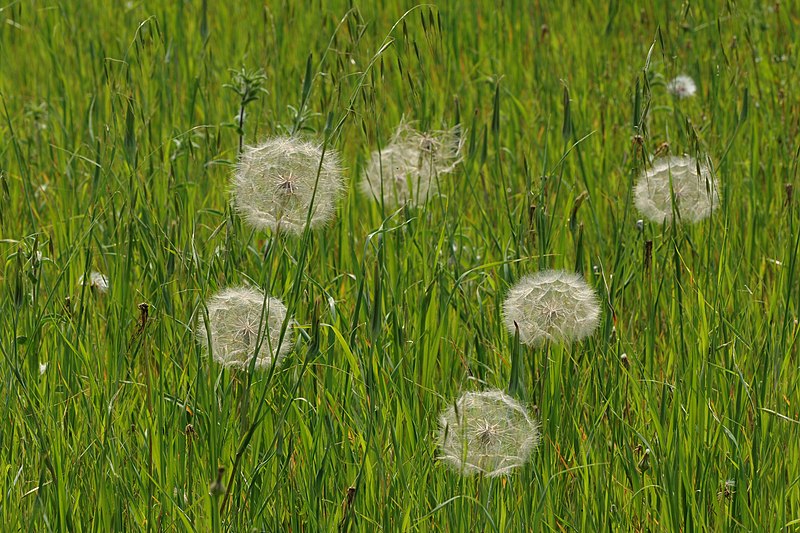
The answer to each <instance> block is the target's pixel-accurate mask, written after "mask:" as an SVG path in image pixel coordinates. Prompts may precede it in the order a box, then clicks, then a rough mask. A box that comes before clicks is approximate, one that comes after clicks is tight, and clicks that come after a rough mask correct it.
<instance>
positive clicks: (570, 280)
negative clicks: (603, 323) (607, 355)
mask: <svg viewBox="0 0 800 533" xmlns="http://www.w3.org/2000/svg"><path fill="white" fill-rule="evenodd" d="M503 322H504V323H505V325H506V328H507V329H508V331H509V332H510V333H511V334H512V335H514V334H515V331H516V328H517V327H519V340H520V342H522V343H523V344H527V345H529V346H539V345H541V344H543V343H544V342H545V341H555V342H572V341H578V340H581V339H584V338H586V337H588V336H589V335H591V334H592V332H593V331H594V330H595V328H597V325H598V324H599V323H600V303H599V300H598V298H597V294H595V292H594V290H593V289H592V288H591V287H590V286H589V285H588V284H587V283H586V282H585V281H584V280H583V278H582V277H581V276H580V275H579V274H574V273H569V272H564V271H562V270H545V271H542V272H537V273H535V274H529V275H527V276H525V277H523V278H522V279H521V280H520V281H519V282H518V283H517V284H516V285H514V286H513V287H512V288H511V290H510V291H509V292H508V295H507V296H506V299H505V302H504V303H503Z"/></svg>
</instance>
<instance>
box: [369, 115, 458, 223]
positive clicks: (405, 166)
mask: <svg viewBox="0 0 800 533" xmlns="http://www.w3.org/2000/svg"><path fill="white" fill-rule="evenodd" d="M461 148H462V136H461V130H460V128H459V127H458V126H456V127H454V128H451V129H449V130H442V131H433V132H428V133H420V132H419V131H417V130H415V129H413V128H412V127H410V126H409V125H408V124H401V125H400V126H398V128H397V130H396V131H395V134H394V137H393V138H392V140H391V141H390V142H389V144H387V145H386V146H384V147H383V148H382V149H381V150H376V151H374V152H372V156H371V157H370V160H369V163H368V164H367V167H366V169H365V171H364V177H363V180H362V181H361V183H360V188H361V191H362V193H363V194H364V195H365V196H367V197H369V198H372V199H375V200H378V201H380V200H383V203H384V205H385V206H386V207H390V208H391V207H396V206H399V205H403V204H406V203H409V204H411V205H416V206H418V205H422V204H424V203H425V202H426V201H427V200H428V199H429V198H431V197H433V196H434V195H436V194H437V193H438V190H439V186H438V185H439V184H438V179H439V177H440V176H442V175H444V174H448V173H450V172H452V171H453V170H454V169H455V167H456V166H457V165H458V163H459V162H460V158H461Z"/></svg>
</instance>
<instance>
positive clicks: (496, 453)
mask: <svg viewBox="0 0 800 533" xmlns="http://www.w3.org/2000/svg"><path fill="white" fill-rule="evenodd" d="M538 443H539V428H538V425H537V423H536V421H535V420H534V419H532V418H530V416H528V412H527V411H526V410H525V409H524V408H523V407H522V406H521V405H520V404H519V403H518V402H517V401H516V400H514V399H513V398H511V397H510V396H508V395H507V394H505V393H504V392H502V391H500V390H491V391H486V392H466V393H464V394H462V395H461V397H460V398H458V400H456V401H455V403H454V404H453V405H450V406H449V407H448V408H446V409H445V410H444V411H442V413H441V415H440V416H439V450H440V456H439V459H441V460H442V461H444V462H445V463H446V464H447V465H448V466H450V467H452V468H453V469H454V470H456V471H457V472H459V473H461V474H464V475H472V474H484V475H486V476H489V477H494V476H502V475H506V474H508V473H510V472H511V471H512V470H513V469H515V468H518V467H520V466H522V465H524V464H525V463H526V462H527V461H528V459H529V458H530V456H531V453H532V452H533V450H534V448H536V445H537V444H538Z"/></svg>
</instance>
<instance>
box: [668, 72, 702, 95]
mask: <svg viewBox="0 0 800 533" xmlns="http://www.w3.org/2000/svg"><path fill="white" fill-rule="evenodd" d="M667 90H668V91H669V92H670V94H671V95H673V96H676V97H678V98H681V99H683V98H689V97H691V96H694V93H695V92H697V85H695V83H694V80H693V79H692V78H690V77H689V76H687V75H685V74H681V75H680V76H676V77H675V78H673V79H672V80H671V81H670V82H669V83H668V84H667Z"/></svg>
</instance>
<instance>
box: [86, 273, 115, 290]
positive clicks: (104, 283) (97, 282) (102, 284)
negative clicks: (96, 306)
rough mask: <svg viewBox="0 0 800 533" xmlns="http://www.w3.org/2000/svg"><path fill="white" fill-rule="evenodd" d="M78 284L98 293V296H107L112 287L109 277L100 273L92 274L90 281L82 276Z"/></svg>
mask: <svg viewBox="0 0 800 533" xmlns="http://www.w3.org/2000/svg"><path fill="white" fill-rule="evenodd" d="M78 283H79V284H80V285H85V286H87V287H89V288H90V289H92V290H93V291H97V293H98V294H106V293H107V292H108V289H109V287H110V285H109V281H108V277H107V276H106V275H105V274H101V273H100V272H91V273H90V274H89V278H88V279H87V278H85V277H84V276H81V278H80V279H79V280H78Z"/></svg>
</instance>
